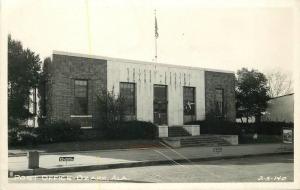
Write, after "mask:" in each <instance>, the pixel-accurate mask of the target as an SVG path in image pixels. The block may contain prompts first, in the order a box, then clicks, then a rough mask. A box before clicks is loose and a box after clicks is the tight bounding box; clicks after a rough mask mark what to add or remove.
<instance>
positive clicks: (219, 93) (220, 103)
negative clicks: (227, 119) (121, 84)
mask: <svg viewBox="0 0 300 190" xmlns="http://www.w3.org/2000/svg"><path fill="white" fill-rule="evenodd" d="M215 104H216V105H215V106H216V115H217V116H223V114H224V90H223V89H216V91H215Z"/></svg>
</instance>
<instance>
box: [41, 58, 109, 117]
mask: <svg viewBox="0 0 300 190" xmlns="http://www.w3.org/2000/svg"><path fill="white" fill-rule="evenodd" d="M49 74H50V76H51V77H49V78H50V80H49V84H48V86H49V92H48V94H49V97H48V105H49V103H50V104H51V105H50V106H49V109H48V110H47V119H48V120H49V121H56V120H65V121H70V115H72V113H73V109H74V105H73V104H74V80H75V79H84V80H88V114H89V115H93V116H95V115H96V95H97V94H99V92H100V90H101V89H106V86H107V81H106V80H107V61H106V60H101V59H91V58H84V57H75V56H67V55H59V54H53V60H52V65H51V70H49ZM50 108H51V109H50ZM93 118H94V117H93Z"/></svg>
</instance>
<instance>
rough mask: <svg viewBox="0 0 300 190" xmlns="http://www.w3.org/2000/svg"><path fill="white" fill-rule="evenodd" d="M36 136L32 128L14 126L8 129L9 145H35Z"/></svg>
mask: <svg viewBox="0 0 300 190" xmlns="http://www.w3.org/2000/svg"><path fill="white" fill-rule="evenodd" d="M37 137H38V134H36V132H35V130H34V128H29V127H25V126H15V127H14V128H11V129H9V130H8V144H9V145H35V144H36V143H37Z"/></svg>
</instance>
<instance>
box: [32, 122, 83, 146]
mask: <svg viewBox="0 0 300 190" xmlns="http://www.w3.org/2000/svg"><path fill="white" fill-rule="evenodd" d="M36 130H37V134H38V141H39V142H41V143H49V142H51V143H52V142H68V141H74V140H78V139H79V137H80V135H81V134H82V131H81V129H80V125H78V124H75V123H68V122H65V121H57V122H53V123H50V124H45V125H43V126H41V127H38V128H36Z"/></svg>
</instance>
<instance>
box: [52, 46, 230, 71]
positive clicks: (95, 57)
mask: <svg viewBox="0 0 300 190" xmlns="http://www.w3.org/2000/svg"><path fill="white" fill-rule="evenodd" d="M53 54H56V55H66V56H72V57H84V58H91V59H102V60H108V61H119V62H125V63H135V64H145V65H158V66H165V67H175V68H176V67H177V68H178V67H179V68H185V69H198V70H203V71H211V72H219V73H231V74H234V71H229V70H221V69H209V68H201V67H192V66H184V65H174V64H167V63H157V62H151V61H139V60H131V59H123V58H114V57H106V56H98V55H90V54H82V53H72V52H65V51H57V50H53Z"/></svg>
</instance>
